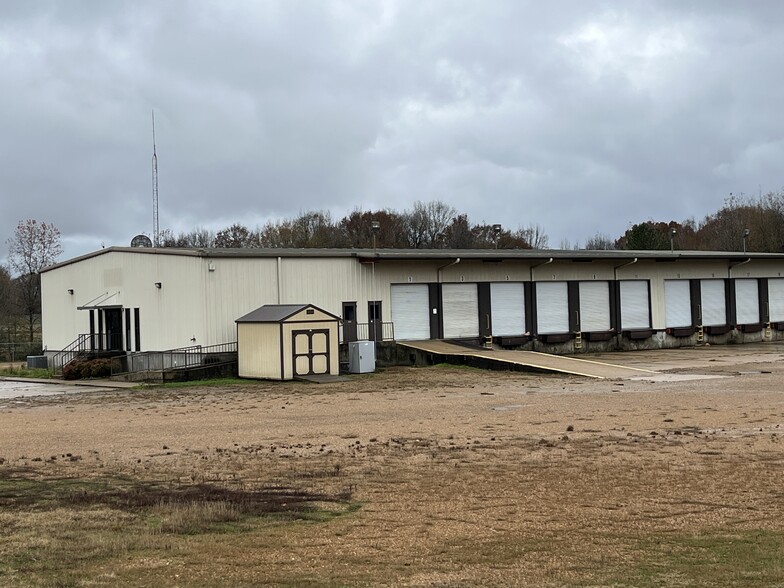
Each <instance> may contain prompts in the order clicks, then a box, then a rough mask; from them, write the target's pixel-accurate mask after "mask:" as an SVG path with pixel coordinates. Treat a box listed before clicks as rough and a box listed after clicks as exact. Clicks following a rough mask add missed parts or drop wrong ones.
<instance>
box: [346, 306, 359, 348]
mask: <svg viewBox="0 0 784 588" xmlns="http://www.w3.org/2000/svg"><path fill="white" fill-rule="evenodd" d="M356 340H357V303H356V302H344V303H343V342H344V343H349V342H351V341H356Z"/></svg>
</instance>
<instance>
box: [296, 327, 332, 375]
mask: <svg viewBox="0 0 784 588" xmlns="http://www.w3.org/2000/svg"><path fill="white" fill-rule="evenodd" d="M291 336H292V345H291V348H292V350H293V361H294V375H295V376H312V375H315V374H326V373H329V330H328V329H309V330H307V331H305V330H302V331H293V332H292V333H291Z"/></svg>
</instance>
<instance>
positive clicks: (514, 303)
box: [490, 282, 525, 337]
mask: <svg viewBox="0 0 784 588" xmlns="http://www.w3.org/2000/svg"><path fill="white" fill-rule="evenodd" d="M490 316H491V319H492V323H493V335H495V336H496V337H502V336H511V335H524V334H525V289H524V288H523V284H522V283H521V282H494V283H492V284H490Z"/></svg>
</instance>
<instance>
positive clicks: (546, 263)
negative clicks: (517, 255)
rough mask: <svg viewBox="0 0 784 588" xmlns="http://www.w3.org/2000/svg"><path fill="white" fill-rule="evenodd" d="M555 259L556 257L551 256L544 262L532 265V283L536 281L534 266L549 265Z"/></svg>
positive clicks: (530, 269)
mask: <svg viewBox="0 0 784 588" xmlns="http://www.w3.org/2000/svg"><path fill="white" fill-rule="evenodd" d="M554 259H555V258H554V257H551V258H550V259H548V260H547V261H543V262H542V263H538V264H536V265H532V266H531V267H530V268H529V271H530V273H531V283H532V284H533V283H534V268H537V267H542V266H543V265H549V264H551V263H553V260H554Z"/></svg>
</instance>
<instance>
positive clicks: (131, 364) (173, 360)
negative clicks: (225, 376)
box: [112, 341, 237, 374]
mask: <svg viewBox="0 0 784 588" xmlns="http://www.w3.org/2000/svg"><path fill="white" fill-rule="evenodd" d="M236 353H237V342H236V341H232V342H230V343H219V344H216V345H207V346H203V345H192V346H190V347H179V348H177V349H168V350H166V351H137V352H135V353H129V354H128V355H127V356H126V357H125V360H126V361H125V362H120V363H118V364H117V366H119V368H117V369H116V365H115V363H112V374H120V373H136V372H163V371H166V370H172V369H183V368H189V367H194V366H201V365H206V364H208V363H212V362H213V361H212V360H214V362H215V363H219V362H221V361H233V360H234V359H236ZM227 355H231V356H234V357H230V358H228V359H226V358H225V356H227ZM221 356H224V357H221ZM122 363H125V365H124V366H123V365H122Z"/></svg>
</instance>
